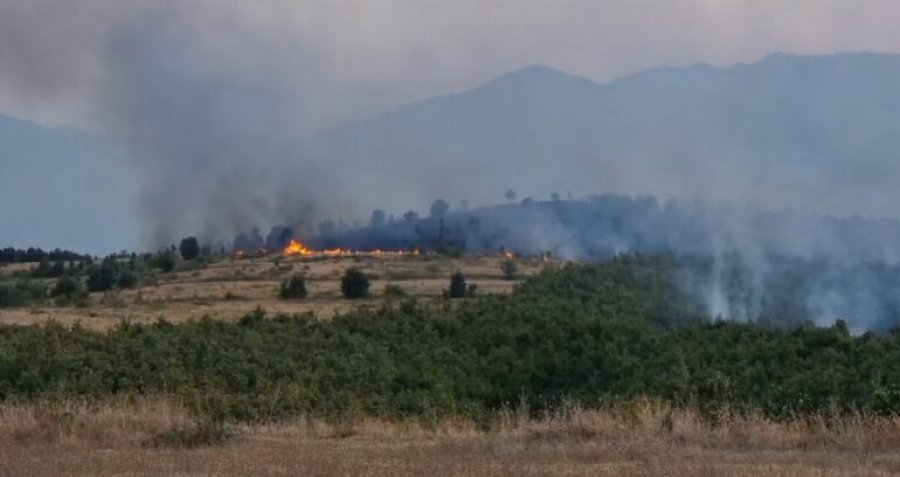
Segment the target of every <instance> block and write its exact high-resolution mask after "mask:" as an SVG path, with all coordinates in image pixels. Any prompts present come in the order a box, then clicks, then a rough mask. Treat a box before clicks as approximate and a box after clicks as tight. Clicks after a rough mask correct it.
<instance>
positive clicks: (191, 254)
mask: <svg viewBox="0 0 900 477" xmlns="http://www.w3.org/2000/svg"><path fill="white" fill-rule="evenodd" d="M178 251H179V252H181V258H183V259H185V260H193V259H195V258H197V257H199V256H200V242H198V241H197V237H186V238H183V239H181V245H180V246H179V247H178Z"/></svg>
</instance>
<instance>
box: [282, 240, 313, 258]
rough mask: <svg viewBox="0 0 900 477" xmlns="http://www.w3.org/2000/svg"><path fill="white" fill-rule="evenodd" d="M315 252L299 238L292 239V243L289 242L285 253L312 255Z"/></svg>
mask: <svg viewBox="0 0 900 477" xmlns="http://www.w3.org/2000/svg"><path fill="white" fill-rule="evenodd" d="M313 253H314V252H313V251H312V250H310V249H308V248H306V245H303V243H302V242H299V241H297V240H291V243H289V244H288V246H287V247H285V248H284V254H285V255H303V256H306V255H312V254H313Z"/></svg>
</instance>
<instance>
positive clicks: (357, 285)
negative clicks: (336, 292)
mask: <svg viewBox="0 0 900 477" xmlns="http://www.w3.org/2000/svg"><path fill="white" fill-rule="evenodd" d="M369 285H370V283H369V277H367V276H366V274H365V273H363V272H362V270H360V269H358V268H348V269H347V271H346V272H344V276H343V277H342V278H341V293H343V294H344V298H351V299H356V298H366V297H368V296H369Z"/></svg>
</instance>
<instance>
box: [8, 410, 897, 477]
mask: <svg viewBox="0 0 900 477" xmlns="http://www.w3.org/2000/svg"><path fill="white" fill-rule="evenodd" d="M0 417H2V418H0V455H2V457H3V458H2V459H0V475H4V476H6V475H10V476H12V475H15V476H47V475H70V476H93V475H98V476H106V475H109V476H112V475H116V476H131V475H167V476H175V475H177V476H211V475H223V476H232V475H233V476H239V475H276V476H279V475H284V476H288V475H324V476H332V475H333V476H343V475H370V476H407V475H459V476H506V475H535V476H537V475H585V476H587V475H617V476H645V475H671V476H707V475H732V476H760V475H767V476H789V475H790V476H863V475H865V476H879V475H884V476H887V475H897V474H898V473H900V454H898V452H897V449H898V447H900V420H898V419H893V420H891V419H875V420H870V419H859V420H855V419H852V418H850V419H842V420H840V421H838V422H826V421H825V420H808V421H803V422H800V421H797V422H791V423H776V422H773V421H769V420H766V419H763V418H758V417H753V418H746V419H744V418H731V417H726V418H724V419H723V420H722V422H721V424H720V425H718V426H716V427H711V426H709V425H708V424H704V423H703V422H702V421H701V420H700V419H699V418H698V417H697V416H696V415H695V414H693V413H691V412H686V411H673V410H671V409H668V408H665V407H663V406H653V405H636V406H634V407H633V408H629V409H624V410H621V411H616V412H613V411H582V410H572V411H570V412H567V413H565V415H559V416H554V417H549V418H546V419H539V420H527V419H518V418H517V417H516V415H515V413H510V414H509V415H507V416H506V418H505V419H501V420H500V422H498V423H497V425H496V426H495V428H494V429H492V430H488V431H484V430H479V429H478V428H477V427H476V426H474V425H473V424H471V423H469V422H465V421H444V422H439V423H437V424H435V425H433V426H431V427H430V428H428V429H426V428H424V427H423V426H422V425H421V424H412V423H410V424H404V423H397V422H394V423H390V422H383V421H374V420H360V421H355V422H349V423H345V424H339V425H330V424H326V423H324V422H321V421H314V422H309V421H299V422H286V423H282V424H277V425H244V426H239V427H233V428H229V429H227V430H225V431H222V430H196V429H198V428H196V427H192V426H193V424H191V418H190V417H189V414H188V413H187V412H186V411H185V410H184V409H182V408H181V407H179V406H177V405H175V404H172V403H170V402H166V401H152V400H151V401H138V402H137V403H131V404H120V405H117V404H101V405H67V406H60V405H56V406H53V407H48V408H45V407H41V406H40V405H25V406H6V407H4V408H2V410H0ZM192 429H194V430H192ZM226 434H227V437H224V436H225V435H226ZM192 439H194V440H195V441H196V442H194V441H192ZM204 439H208V440H204ZM219 439H222V441H221V442H220V441H219ZM210 441H211V442H210ZM192 444H198V445H197V446H196V447H191V446H192Z"/></svg>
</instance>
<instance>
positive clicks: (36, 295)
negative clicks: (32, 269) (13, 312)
mask: <svg viewBox="0 0 900 477" xmlns="http://www.w3.org/2000/svg"><path fill="white" fill-rule="evenodd" d="M46 298H47V288H46V287H45V286H43V285H41V284H40V283H39V282H33V281H30V280H27V279H26V280H21V281H18V282H16V283H14V284H3V283H0V308H10V307H17V306H26V305H29V304H31V303H34V302H37V301H43V300H46Z"/></svg>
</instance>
